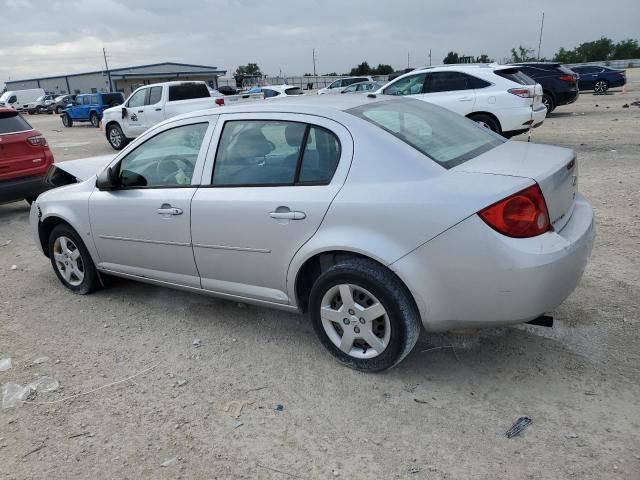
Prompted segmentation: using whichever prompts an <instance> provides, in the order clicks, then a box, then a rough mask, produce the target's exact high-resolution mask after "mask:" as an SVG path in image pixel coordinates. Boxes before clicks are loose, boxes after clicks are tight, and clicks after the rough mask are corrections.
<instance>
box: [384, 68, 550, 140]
mask: <svg viewBox="0 0 640 480" xmlns="http://www.w3.org/2000/svg"><path fill="white" fill-rule="evenodd" d="M376 94H382V95H399V96H409V97H412V98H417V99H419V100H423V101H425V102H431V103H434V104H436V105H440V106H441V107H445V108H447V109H449V110H451V111H453V112H456V113H459V114H460V115H464V116H465V117H467V118H470V119H472V120H475V121H476V122H478V123H479V124H481V125H483V126H485V127H487V128H490V129H491V130H493V131H494V132H496V133H498V134H501V135H503V136H505V137H512V136H514V135H518V134H521V133H524V132H526V131H528V130H529V129H530V128H535V127H538V126H540V125H542V123H543V122H544V119H545V116H546V114H547V112H546V109H545V107H544V105H543V104H542V87H540V85H537V84H536V82H535V81H533V80H531V79H530V78H529V77H527V76H526V75H524V74H523V73H522V72H521V71H520V70H519V69H518V68H517V67H508V66H502V65H495V64H477V65H450V66H441V67H429V68H423V69H419V70H413V71H412V72H410V73H407V74H405V75H402V76H400V77H398V78H396V79H395V80H393V81H391V82H389V83H388V84H386V85H385V86H384V87H382V88H381V89H380V90H378V91H377V92H376Z"/></svg>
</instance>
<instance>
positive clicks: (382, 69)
mask: <svg viewBox="0 0 640 480" xmlns="http://www.w3.org/2000/svg"><path fill="white" fill-rule="evenodd" d="M393 72H394V70H393V67H392V66H391V65H385V64H382V63H379V64H378V66H377V67H376V68H374V69H373V72H372V73H373V74H374V75H391V74H392V73H393Z"/></svg>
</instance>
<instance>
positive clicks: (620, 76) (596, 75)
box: [571, 65, 627, 93]
mask: <svg viewBox="0 0 640 480" xmlns="http://www.w3.org/2000/svg"><path fill="white" fill-rule="evenodd" d="M571 70H573V71H574V72H576V73H577V74H578V75H580V78H578V87H579V88H580V90H593V91H594V92H595V93H604V92H606V91H607V90H609V89H610V88H614V87H622V86H624V84H625V83H627V75H626V72H625V71H624V70H619V69H616V68H609V67H601V66H599V65H580V66H578V67H573V68H572V69H571Z"/></svg>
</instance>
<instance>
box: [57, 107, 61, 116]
mask: <svg viewBox="0 0 640 480" xmlns="http://www.w3.org/2000/svg"><path fill="white" fill-rule="evenodd" d="M61 113H62V107H56V114H57V115H60V114H61Z"/></svg>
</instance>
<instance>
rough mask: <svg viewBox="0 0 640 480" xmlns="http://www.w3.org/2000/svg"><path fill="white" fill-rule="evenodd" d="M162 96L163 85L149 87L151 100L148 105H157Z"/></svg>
mask: <svg viewBox="0 0 640 480" xmlns="http://www.w3.org/2000/svg"><path fill="white" fill-rule="evenodd" d="M161 98H162V87H151V88H150V89H149V101H148V102H147V105H155V104H156V103H158V102H159V101H160V99H161Z"/></svg>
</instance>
